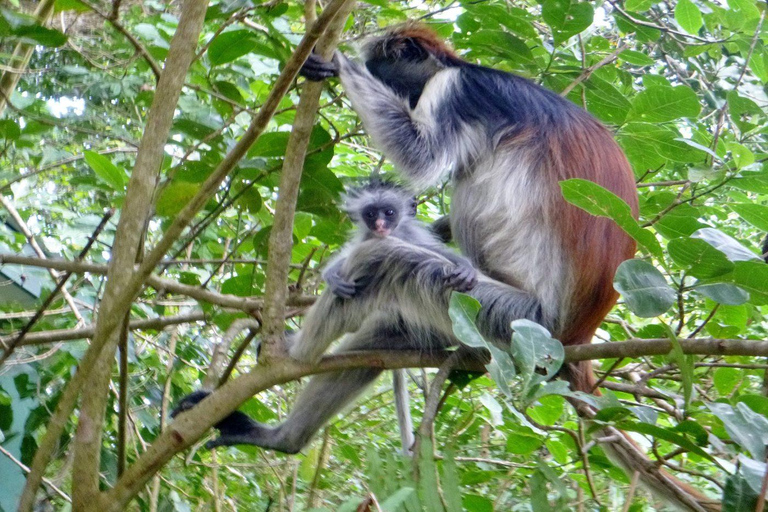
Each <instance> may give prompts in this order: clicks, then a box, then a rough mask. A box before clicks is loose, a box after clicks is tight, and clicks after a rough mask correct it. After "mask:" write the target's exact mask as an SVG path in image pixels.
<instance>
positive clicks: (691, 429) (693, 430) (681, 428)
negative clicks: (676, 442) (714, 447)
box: [675, 420, 709, 446]
mask: <svg viewBox="0 0 768 512" xmlns="http://www.w3.org/2000/svg"><path fill="white" fill-rule="evenodd" d="M675 430H676V431H677V432H681V433H683V434H688V435H689V436H691V437H693V441H694V442H695V443H696V444H697V445H698V446H707V445H708V444H709V433H708V432H707V431H706V429H705V428H704V427H702V426H701V425H700V424H698V423H697V422H695V421H693V420H685V421H681V422H680V423H678V424H677V425H675Z"/></svg>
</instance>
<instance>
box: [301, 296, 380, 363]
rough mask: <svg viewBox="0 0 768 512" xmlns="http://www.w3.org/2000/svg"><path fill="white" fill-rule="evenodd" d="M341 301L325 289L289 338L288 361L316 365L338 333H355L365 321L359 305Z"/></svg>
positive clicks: (350, 301)
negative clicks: (298, 327) (289, 358)
mask: <svg viewBox="0 0 768 512" xmlns="http://www.w3.org/2000/svg"><path fill="white" fill-rule="evenodd" d="M363 300H364V299H360V300H358V299H356V298H352V299H342V298H340V297H337V296H336V295H334V294H333V293H332V292H331V291H330V290H326V291H325V292H323V294H322V295H320V298H319V299H318V300H317V302H315V304H313V305H312V307H311V308H310V309H309V311H308V312H307V314H306V316H305V317H304V323H303V324H302V326H301V330H300V331H299V332H297V333H295V334H294V335H293V339H292V340H289V341H290V348H289V353H290V355H291V357H292V358H294V359H297V360H299V361H305V362H317V361H318V360H319V359H320V357H321V356H322V355H323V353H324V352H325V349H327V348H328V346H329V345H330V344H331V343H333V342H334V341H335V340H337V339H339V337H340V336H341V335H342V334H345V333H348V332H352V331H356V330H357V329H359V328H360V325H361V324H362V322H363V321H364V320H365V319H366V314H364V313H363V311H362V309H363V308H362V304H361V302H362V301H363Z"/></svg>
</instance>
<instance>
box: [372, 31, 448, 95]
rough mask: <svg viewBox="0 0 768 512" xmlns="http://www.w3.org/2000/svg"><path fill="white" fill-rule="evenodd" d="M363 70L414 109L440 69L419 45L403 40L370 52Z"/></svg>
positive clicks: (411, 40)
mask: <svg viewBox="0 0 768 512" xmlns="http://www.w3.org/2000/svg"><path fill="white" fill-rule="evenodd" d="M365 67H367V68H368V71H370V72H371V74H372V75H373V76H375V77H376V78H378V79H379V80H381V81H382V82H384V83H385V84H387V86H388V87H389V88H390V89H392V90H393V91H395V92H396V93H397V94H398V95H399V96H402V97H403V98H408V100H409V101H410V104H411V108H414V107H415V106H416V103H418V101H419V97H420V96H421V92H422V91H423V90H424V86H425V85H426V83H427V81H428V80H429V79H430V78H432V77H433V76H434V74H435V73H437V72H438V71H439V70H440V67H441V66H440V65H439V63H438V62H437V61H436V60H435V59H434V58H432V57H431V56H430V54H429V52H427V51H426V50H425V49H424V48H422V47H421V45H419V44H418V42H416V41H414V40H413V39H411V38H404V39H396V40H392V41H386V43H385V44H383V45H381V46H378V47H376V46H374V47H373V48H370V49H369V52H368V56H367V59H366V61H365Z"/></svg>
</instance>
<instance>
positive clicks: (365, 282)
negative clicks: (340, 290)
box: [355, 276, 373, 294]
mask: <svg viewBox="0 0 768 512" xmlns="http://www.w3.org/2000/svg"><path fill="white" fill-rule="evenodd" d="M372 282H373V276H363V277H360V278H358V279H355V294H358V293H360V292H361V291H363V290H365V289H366V288H368V287H369V286H370V285H371V283H372Z"/></svg>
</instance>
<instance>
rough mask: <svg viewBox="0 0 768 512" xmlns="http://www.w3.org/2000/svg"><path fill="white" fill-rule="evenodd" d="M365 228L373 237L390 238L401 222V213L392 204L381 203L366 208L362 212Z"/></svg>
mask: <svg viewBox="0 0 768 512" xmlns="http://www.w3.org/2000/svg"><path fill="white" fill-rule="evenodd" d="M361 217H362V220H363V222H364V223H365V227H366V228H368V230H369V231H370V232H371V234H372V235H373V236H376V237H379V238H384V237H386V236H389V235H390V234H391V233H392V231H393V230H394V229H395V228H396V227H397V224H398V223H399V222H400V212H399V211H398V209H397V207H395V205H392V204H386V203H380V204H371V205H368V206H366V207H365V208H364V209H363V211H362V216H361Z"/></svg>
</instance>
